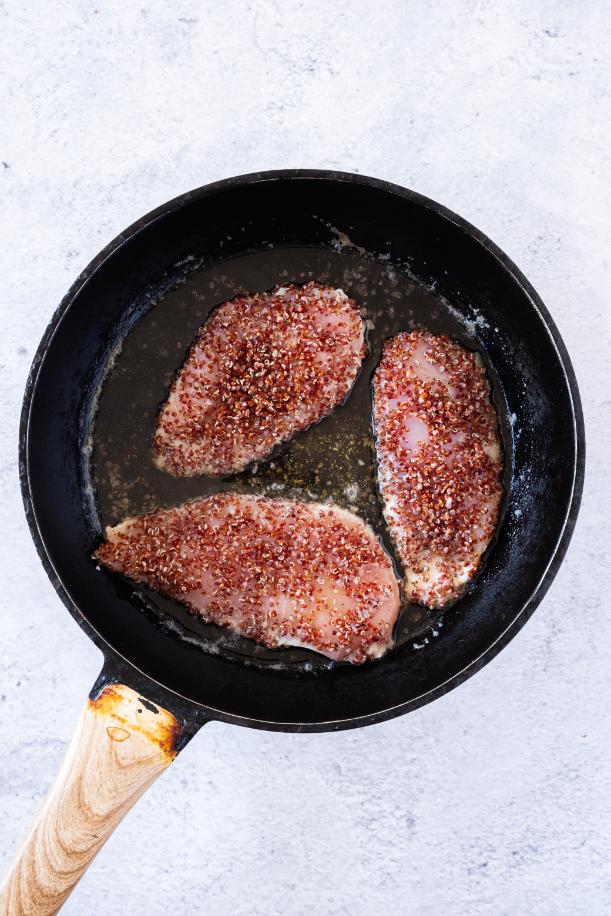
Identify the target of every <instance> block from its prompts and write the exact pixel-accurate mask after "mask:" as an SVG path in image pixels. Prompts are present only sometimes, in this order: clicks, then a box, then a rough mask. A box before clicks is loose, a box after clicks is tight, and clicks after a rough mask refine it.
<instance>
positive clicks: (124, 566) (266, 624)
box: [94, 493, 400, 663]
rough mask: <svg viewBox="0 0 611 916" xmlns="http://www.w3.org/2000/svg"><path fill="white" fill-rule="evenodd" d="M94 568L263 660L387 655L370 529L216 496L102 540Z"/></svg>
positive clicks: (389, 580)
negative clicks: (297, 649)
mask: <svg viewBox="0 0 611 916" xmlns="http://www.w3.org/2000/svg"><path fill="white" fill-rule="evenodd" d="M106 538H107V541H106V543H103V544H102V545H101V546H100V547H99V548H98V550H97V551H96V552H95V554H94V557H95V558H96V559H97V560H99V561H100V563H102V564H103V565H104V566H107V567H109V568H110V569H113V570H116V571H118V572H120V573H123V575H125V576H127V577H128V578H130V579H133V580H135V581H136V582H141V583H145V584H146V585H148V586H150V587H151V588H153V589H155V590H156V591H159V592H161V593H163V594H164V595H167V596H169V597H170V598H174V599H176V600H178V601H180V602H182V603H183V604H185V605H186V606H187V607H188V608H189V609H190V610H191V611H192V612H193V613H195V614H199V615H200V616H201V617H202V618H203V619H204V620H206V621H210V622H213V623H216V624H220V625H221V626H225V627H229V628H230V629H232V630H234V631H235V632H236V633H239V634H241V635H242V636H247V637H250V638H251V639H254V640H256V641H257V642H260V643H263V644H264V645H266V646H269V647H271V648H274V647H277V646H302V647H304V648H307V649H313V650H314V651H315V652H320V653H321V654H322V655H326V656H328V657H329V658H332V659H338V660H345V661H350V662H355V663H360V662H364V661H366V660H367V659H369V658H377V657H378V656H380V655H382V654H383V653H384V652H385V651H386V650H387V649H388V648H389V646H390V645H391V643H392V632H393V626H394V624H395V621H396V619H397V614H398V611H399V603H400V599H399V587H398V583H397V580H396V577H395V574H394V570H393V565H392V562H391V560H390V557H389V556H388V554H387V553H386V551H385V550H384V548H383V547H382V545H381V544H380V542H379V540H378V539H377V537H376V535H375V534H374V532H373V531H372V529H371V528H370V527H369V526H368V525H366V524H365V522H364V521H363V520H362V519H360V518H359V517H358V516H357V515H354V514H353V513H351V512H348V511H347V510H345V509H340V508H338V507H337V506H331V505H323V504H319V503H299V502H291V501H289V500H272V499H266V498H263V497H256V496H241V495H235V494H231V493H220V494H216V495H214V496H211V497H208V498H206V499H197V500H194V501H193V502H188V503H184V504H183V505H181V506H176V507H175V508H172V509H158V510H156V511H155V512H151V513H149V514H147V515H139V516H135V517H133V518H128V519H126V520H125V521H123V522H122V523H121V524H119V525H117V526H115V527H114V528H107V529H106Z"/></svg>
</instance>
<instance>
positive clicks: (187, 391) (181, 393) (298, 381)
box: [153, 282, 366, 477]
mask: <svg viewBox="0 0 611 916" xmlns="http://www.w3.org/2000/svg"><path fill="white" fill-rule="evenodd" d="M365 352H366V347H365V343H364V323H363V321H362V319H361V316H360V314H359V310H358V307H357V305H356V303H355V302H354V300H353V299H349V298H348V297H347V296H346V295H345V294H344V293H343V292H342V290H339V289H332V288H331V287H328V286H320V285H319V284H316V283H313V282H312V283H308V284H306V285H305V286H286V287H277V288H276V289H275V290H274V291H273V292H271V293H256V294H254V295H244V296H238V297H237V298H235V299H232V300H231V301H229V302H225V303H224V304H223V305H221V306H220V307H219V308H218V309H216V311H215V312H213V314H212V315H211V316H210V318H209V319H208V321H207V322H206V323H205V324H204V325H203V326H202V327H201V328H200V330H199V332H198V335H197V339H196V341H195V343H194V344H193V346H192V348H191V350H190V351H189V354H188V356H187V358H186V360H185V362H184V364H183V366H182V369H181V370H180V372H179V373H178V375H177V376H176V378H175V380H174V383H173V385H172V387H171V390H170V394H169V397H168V400H167V401H166V403H165V404H164V406H163V407H162V409H161V412H160V414H159V417H158V420H157V430H156V433H155V438H154V443H153V450H154V457H155V463H156V464H157V466H158V467H159V468H161V469H162V470H165V471H168V472H169V473H170V474H174V475H175V476H179V477H191V476H197V475H200V474H215V475H222V474H230V473H236V472H238V471H241V470H243V469H244V468H245V467H246V466H247V465H248V464H250V463H251V462H253V461H257V460H259V459H261V458H264V457H265V456H266V455H268V454H269V453H270V451H271V450H272V449H273V448H274V446H276V445H278V444H279V443H281V442H285V441H287V440H288V439H290V438H291V436H292V435H294V433H295V432H297V431H299V430H302V429H305V428H306V427H307V426H311V425H312V423H316V422H317V421H318V420H320V419H322V418H323V417H324V416H326V415H327V414H328V413H330V412H331V410H333V408H334V407H335V406H336V405H337V404H339V403H341V402H342V401H343V400H345V398H346V397H347V395H348V393H349V391H350V388H351V387H352V385H353V383H354V380H355V379H356V376H357V374H358V371H359V368H360V366H361V362H362V360H363V357H364V355H365Z"/></svg>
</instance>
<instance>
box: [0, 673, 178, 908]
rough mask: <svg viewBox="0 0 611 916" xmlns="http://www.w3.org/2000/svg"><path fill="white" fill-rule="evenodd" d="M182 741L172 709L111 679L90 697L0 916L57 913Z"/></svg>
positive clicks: (5, 891)
mask: <svg viewBox="0 0 611 916" xmlns="http://www.w3.org/2000/svg"><path fill="white" fill-rule="evenodd" d="M191 730H192V729H191ZM189 737H190V736H189ZM183 743H184V739H183V738H182V736H181V723H180V722H179V721H178V719H177V718H176V717H175V716H174V715H173V713H171V712H168V710H167V709H163V708H162V707H160V706H159V705H157V704H155V703H151V702H149V701H148V700H146V699H145V698H144V697H142V696H141V695H140V694H139V693H137V692H136V691H134V690H132V689H131V688H130V687H126V686H125V685H124V684H109V683H107V684H106V685H105V686H104V687H103V688H102V690H101V692H100V693H99V694H98V695H97V697H96V698H95V699H89V700H88V702H87V704H86V706H85V708H84V709H83V711H82V713H81V716H80V719H79V721H78V724H77V727H76V732H75V734H74V737H73V739H72V743H71V745H70V747H69V749H68V752H67V754H66V757H65V759H64V762H63V763H62V765H61V768H60V770H59V773H58V774H57V777H56V779H55V782H54V784H53V785H52V787H51V789H50V791H49V794H48V796H47V798H46V800H45V802H44V805H43V807H42V809H41V811H40V812H39V814H38V817H37V818H36V821H35V822H34V825H33V827H32V829H31V830H30V833H29V834H28V836H27V838H26V840H25V842H24V844H23V846H22V847H21V849H20V850H19V852H18V854H17V857H16V859H15V861H14V862H13V864H12V866H11V868H10V870H9V873H8V875H7V876H6V878H5V880H4V882H3V884H2V886H1V887H0V916H26V914H27V916H34V914H35V916H49V914H52V913H57V911H58V910H59V908H60V907H61V905H62V904H63V902H64V901H65V899H66V898H67V897H68V895H69V894H70V892H71V891H72V889H73V888H74V886H75V885H76V883H77V881H78V880H79V878H80V877H81V875H82V874H83V873H84V871H85V870H86V869H87V867H88V866H89V864H90V863H91V861H92V860H93V858H94V856H95V855H96V854H97V853H98V852H99V850H100V849H101V848H102V846H103V845H104V843H105V842H106V840H107V839H108V838H109V837H110V835H111V834H112V832H113V830H114V829H115V827H117V825H118V824H119V823H120V822H121V821H122V819H123V818H124V817H125V815H126V814H127V813H128V811H129V810H130V808H131V807H132V805H134V804H135V802H136V801H137V800H138V798H139V797H140V796H141V795H142V793H143V792H145V791H146V789H148V787H149V786H150V785H151V784H152V783H153V782H154V781H155V780H156V779H157V777H158V776H160V775H161V774H162V773H163V771H164V770H165V769H166V767H168V766H169V765H170V763H172V761H173V759H174V757H175V756H176V754H177V752H178V748H179V746H180V745H182V744H183Z"/></svg>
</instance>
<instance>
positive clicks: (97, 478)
mask: <svg viewBox="0 0 611 916" xmlns="http://www.w3.org/2000/svg"><path fill="white" fill-rule="evenodd" d="M334 240H335V245H332V246H330V247H316V248H315V247H311V246H310V247H303V246H291V247H283V246H280V247H276V246H270V247H267V246H266V247H265V248H263V249H261V250H259V251H251V252H245V253H243V254H233V255H232V256H231V257H229V258H226V259H223V260H221V261H219V262H218V263H215V264H211V265H207V266H206V265H201V264H198V263H197V260H196V255H195V254H194V255H193V256H192V260H187V261H186V262H185V261H184V260H183V263H182V264H180V265H178V267H177V274H176V278H175V282H174V284H173V285H171V286H170V288H169V289H165V290H164V291H163V292H162V293H160V295H159V297H158V298H157V299H154V300H153V301H152V302H150V300H149V304H148V305H147V307H146V310H145V311H144V312H143V313H142V312H141V310H136V311H135V315H137V316H138V317H137V318H136V319H135V320H134V321H133V322H132V323H131V324H130V325H129V327H127V328H125V327H122V328H121V332H122V333H123V334H124V336H123V337H122V338H120V339H119V340H117V341H116V343H115V346H114V348H113V350H112V354H111V357H110V358H109V360H108V364H107V366H106V367H105V370H104V371H103V373H102V379H103V380H102V381H101V383H100V388H99V391H98V393H97V397H96V401H97V411H96V412H95V413H93V414H92V417H91V421H92V429H91V431H90V436H89V449H88V453H87V455H86V458H87V459H88V460H90V462H91V478H92V483H93V493H94V494H95V501H96V505H97V517H98V520H99V525H100V526H101V529H102V530H103V529H104V528H105V527H106V525H115V524H117V523H118V522H119V521H121V520H122V519H124V518H125V517H126V516H129V515H136V514H139V513H142V512H147V511H150V510H152V509H154V508H157V507H159V506H173V505H177V504H179V503H182V502H184V501H185V500H189V499H193V498H195V497H200V496H208V495H210V494H212V493H215V492H218V491H225V492H233V493H252V494H257V495H264V496H269V497H282V498H290V499H296V500H305V501H312V500H315V501H331V502H333V503H335V504H336V505H339V506H343V507H345V508H347V509H351V510H352V511H354V512H356V513H357V514H359V515H360V516H361V517H362V518H364V519H365V520H366V521H367V522H369V523H370V524H371V525H372V527H373V528H374V530H375V531H376V532H377V533H378V534H379V536H380V537H381V538H382V540H383V541H384V543H385V546H386V548H387V550H388V551H389V553H390V555H391V557H393V562H394V563H395V567H396V569H397V572H398V574H399V575H400V563H399V562H398V560H397V558H396V556H395V554H394V551H393V545H392V542H391V541H390V539H389V537H388V534H387V529H386V525H385V523H384V519H383V516H382V511H381V501H380V498H379V495H378V493H377V488H376V465H375V456H374V441H373V435H372V422H371V377H372V373H373V371H374V370H375V367H376V366H377V364H378V361H379V358H380V350H381V346H382V343H383V341H384V340H385V339H387V338H389V337H392V336H393V335H395V334H397V333H398V332H400V331H404V330H409V329H412V328H414V327H423V328H427V329H428V330H430V331H432V332H434V333H443V334H448V335H450V336H451V337H453V338H455V339H458V340H460V341H461V343H463V344H464V345H465V346H467V347H469V348H470V349H477V350H478V351H480V353H481V355H482V357H483V359H484V360H485V361H486V362H487V363H488V373H489V377H490V378H491V380H493V390H494V400H495V404H496V406H497V411H498V413H499V420H500V426H501V430H502V436H503V441H504V445H505V452H506V455H507V462H506V465H507V474H506V476H507V479H506V489H507V490H508V489H509V483H510V473H511V456H512V446H511V428H510V424H509V421H508V418H507V411H506V409H505V406H506V402H505V398H504V396H503V393H502V390H501V388H500V384H499V382H498V378H497V377H496V375H495V373H494V367H493V366H491V365H490V362H489V360H488V357H487V354H486V351H485V348H484V347H483V346H482V344H481V342H480V341H479V339H478V337H477V331H478V329H479V328H481V327H482V325H483V324H484V323H485V320H484V319H483V318H482V317H481V316H477V315H472V317H471V318H465V316H464V315H462V314H461V313H460V312H459V311H458V310H457V309H456V308H454V307H453V306H452V304H451V303H449V302H448V301H447V300H446V299H445V298H444V297H442V296H440V295H438V294H435V292H434V291H431V290H430V289H426V288H425V286H424V285H423V284H422V283H420V282H418V281H417V280H416V279H415V278H414V277H413V276H412V275H411V273H410V271H409V268H408V267H407V265H402V266H400V267H399V266H398V265H396V264H393V263H391V262H390V260H388V259H380V258H379V257H376V256H375V254H369V253H368V252H366V251H365V250H364V249H363V248H360V247H359V248H357V247H356V246H355V245H353V244H351V243H350V240H349V238H348V237H347V236H346V235H345V234H344V233H339V232H337V234H336V235H335V236H334ZM181 268H182V269H181ZM309 280H316V281H319V282H321V283H324V284H326V285H330V286H333V287H340V288H342V289H343V290H344V291H345V292H346V293H347V294H348V295H349V296H351V297H353V298H354V299H356V301H357V302H358V304H359V305H360V306H361V310H362V314H363V316H364V317H365V318H366V321H367V341H368V346H369V355H368V356H367V358H366V360H365V362H364V364H363V367H362V370H361V372H360V375H359V377H358V379H357V381H356V383H355V385H354V387H353V390H352V392H351V393H350V396H349V397H348V398H347V400H346V402H345V403H344V404H343V405H341V406H340V407H338V408H337V409H336V410H335V411H334V412H333V413H332V414H331V415H330V416H329V417H327V418H325V419H323V420H322V421H321V422H320V423H318V424H316V425H315V426H312V427H311V428H310V429H308V430H306V431H304V432H302V433H299V434H297V435H296V436H295V437H294V438H293V440H292V441H291V442H290V443H288V444H287V445H284V446H282V447H280V448H278V449H277V450H276V451H275V452H274V453H273V454H272V455H271V456H270V458H269V459H268V460H264V461H261V462H259V463H258V464H257V465H253V466H251V467H250V468H248V469H247V470H246V471H244V472H243V473H241V474H238V475H234V476H230V477H226V478H215V477H210V476H204V477H199V478H176V477H172V476H171V475H169V474H167V473H164V472H163V471H160V470H158V469H157V468H156V467H155V466H154V464H153V461H152V449H151V441H152V436H153V431H154V425H155V418H156V415H157V412H158V409H159V406H160V404H161V403H162V401H163V400H165V398H166V396H167V391H168V387H169V384H170V382H171V380H172V377H173V375H174V374H175V372H176V371H177V370H178V368H179V367H180V366H181V365H182V362H183V360H184V357H185V354H186V351H187V349H188V347H189V346H190V344H191V343H192V341H193V339H194V337H195V335H196V333H197V330H198V328H199V327H200V325H201V324H202V323H203V322H204V321H205V320H206V318H207V316H208V315H209V314H210V312H211V310H212V309H214V308H215V306H217V305H218V304H220V303H222V302H224V301H226V300H227V299H230V298H232V297H233V296H235V295H237V294H238V293H241V292H255V291H262V290H267V289H270V288H271V287H273V286H274V285H276V284H288V283H306V282H307V281H309ZM89 492H90V493H91V490H90V491H89ZM94 514H95V513H94V512H92V515H94ZM114 578H115V579H116V580H117V581H116V587H117V588H118V589H121V588H125V585H123V584H122V582H121V580H120V578H119V577H118V576H117V577H114ZM128 588H130V589H131V586H128ZM139 591H140V593H141V598H142V601H141V606H142V608H143V611H144V612H145V613H147V614H148V616H149V617H150V618H151V619H152V620H153V621H155V622H156V623H157V624H158V625H160V626H162V627H164V628H165V629H166V630H168V631H170V632H171V633H173V634H174V636H175V638H177V639H183V640H188V641H189V642H191V643H192V644H196V645H198V646H199V647H200V648H201V649H202V650H203V651H206V652H213V653H221V654H222V655H223V656H225V657H226V658H228V659H234V660H237V661H240V662H242V663H247V664H257V665H260V666H264V667H270V666H271V667H272V668H279V667H285V668H289V669H293V670H295V671H297V670H300V671H311V670H313V669H316V668H321V667H331V666H333V665H334V664H337V663H334V662H332V661H330V660H329V659H326V658H325V657H324V656H321V655H319V654H317V653H314V652H310V651H308V650H305V649H287V648H284V649H274V650H270V649H267V648H266V647H264V646H260V645H258V644H256V643H254V642H252V641H251V640H249V639H244V638H241V637H239V636H237V635H236V634H234V633H232V632H231V631H230V630H228V629H225V628H222V627H218V626H216V625H214V624H209V623H204V622H203V621H202V620H201V618H199V617H197V616H195V615H193V614H190V613H189V612H188V611H187V609H186V608H185V607H184V606H183V605H181V604H179V603H178V602H176V601H173V600H171V599H169V598H165V597H164V596H162V595H159V594H157V593H154V592H152V591H150V590H148V589H144V588H140V590H139ZM442 625H443V615H440V613H439V612H435V613H433V612H430V611H427V610H426V609H424V608H422V607H419V606H417V605H404V606H403V608H402V610H401V613H400V616H399V619H398V621H397V625H396V628H395V643H396V645H397V646H402V645H404V644H409V643H412V644H413V643H414V642H416V643H419V642H421V641H422V640H423V639H427V640H430V639H434V638H435V637H436V636H437V635H438V634H439V630H440V627H441V626H442ZM373 664H375V662H374V663H373Z"/></svg>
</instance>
